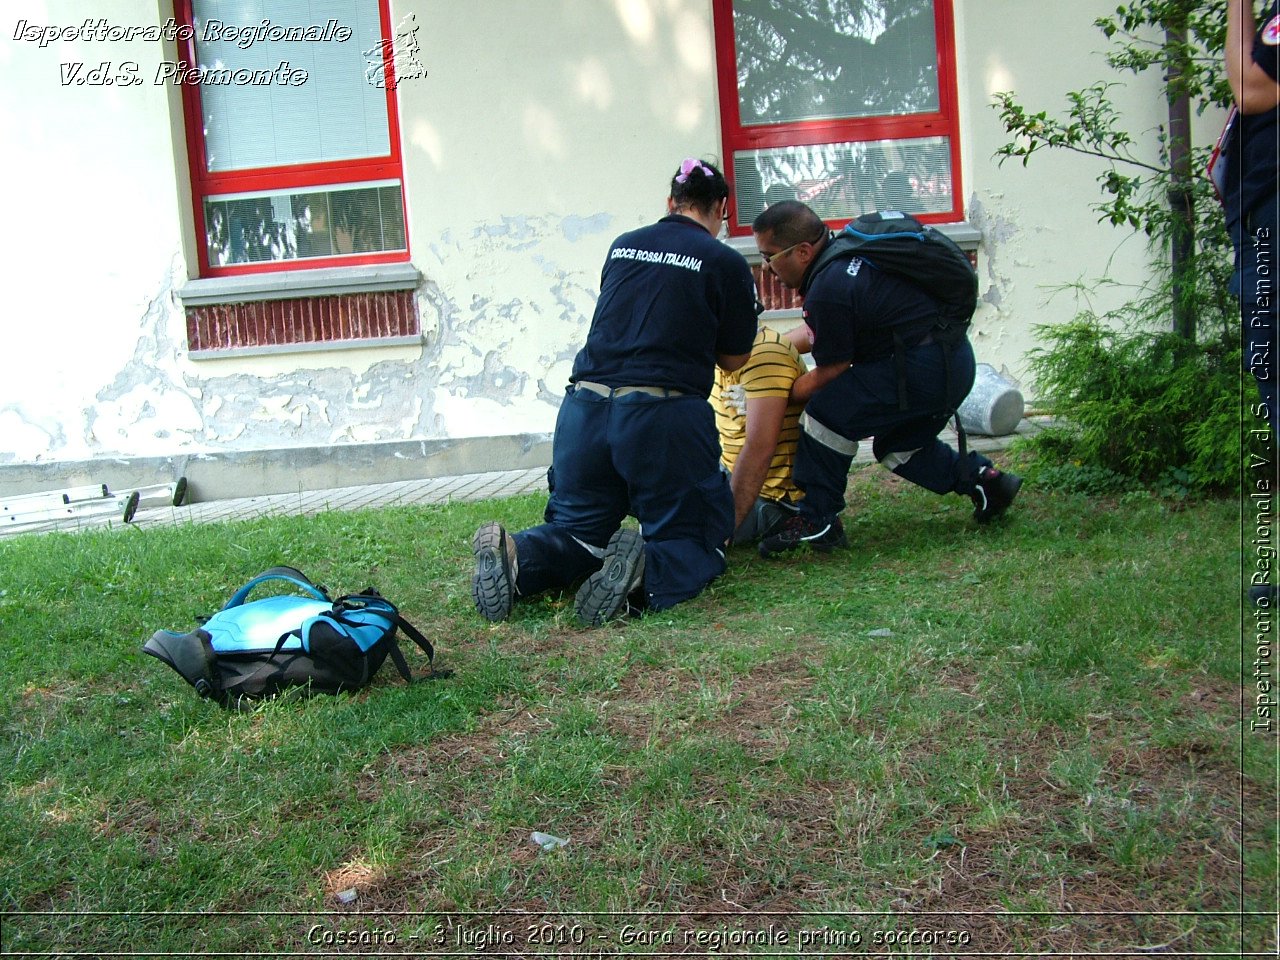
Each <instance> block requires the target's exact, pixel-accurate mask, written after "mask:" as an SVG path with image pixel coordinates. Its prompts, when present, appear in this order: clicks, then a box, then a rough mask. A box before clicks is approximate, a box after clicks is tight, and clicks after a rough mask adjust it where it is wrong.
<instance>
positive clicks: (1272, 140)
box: [1210, 0, 1280, 606]
mask: <svg viewBox="0 0 1280 960" xmlns="http://www.w3.org/2000/svg"><path fill="white" fill-rule="evenodd" d="M1224 57H1225V59H1226V68H1227V81H1228V82H1229V83H1230V84H1231V95H1232V98H1233V99H1234V100H1235V109H1234V110H1233V111H1232V113H1231V118H1230V119H1229V120H1228V122H1227V130H1226V133H1225V135H1224V136H1223V140H1222V146H1223V151H1222V156H1221V158H1219V159H1218V162H1217V163H1215V164H1214V166H1213V168H1212V169H1211V171H1210V172H1211V174H1212V175H1213V176H1214V185H1215V186H1217V187H1218V188H1219V193H1220V195H1221V197H1222V203H1223V209H1224V212H1225V214H1226V220H1227V232H1228V233H1229V234H1230V236H1231V245H1232V247H1233V248H1234V251H1235V269H1234V271H1233V272H1232V275H1231V292H1232V293H1235V294H1236V295H1237V296H1239V298H1240V323H1241V328H1240V340H1241V345H1242V347H1243V352H1244V364H1245V367H1246V369H1248V370H1249V372H1250V373H1252V374H1253V377H1254V379H1255V380H1256V381H1257V384H1258V398H1259V400H1260V405H1259V407H1257V408H1256V410H1257V412H1258V413H1259V414H1260V415H1262V416H1265V417H1266V420H1267V424H1268V426H1269V428H1270V432H1271V437H1270V443H1269V444H1268V446H1269V447H1270V449H1271V451H1272V459H1273V461H1274V459H1275V456H1276V454H1277V452H1280V391H1278V390H1277V385H1278V384H1280V371H1278V370H1277V369H1276V364H1277V363H1280V353H1277V338H1276V331H1277V328H1278V327H1280V300H1278V299H1277V297H1280V289H1277V280H1278V278H1280V263H1277V259H1276V244H1277V242H1280V159H1278V158H1280V0H1273V2H1272V3H1271V9H1270V11H1269V12H1268V13H1267V16H1266V19H1265V20H1264V21H1263V22H1262V24H1261V25H1260V26H1259V25H1258V24H1257V23H1256V21H1255V20H1254V15H1253V0H1228V3H1227V40H1226V46H1225V48H1224ZM1272 468H1273V469H1274V462H1273V464H1272ZM1249 599H1250V601H1251V602H1252V603H1254V604H1258V605H1263V604H1265V605H1268V606H1274V605H1275V602H1276V599H1277V598H1276V584H1254V585H1253V586H1252V587H1250V589H1249Z"/></svg>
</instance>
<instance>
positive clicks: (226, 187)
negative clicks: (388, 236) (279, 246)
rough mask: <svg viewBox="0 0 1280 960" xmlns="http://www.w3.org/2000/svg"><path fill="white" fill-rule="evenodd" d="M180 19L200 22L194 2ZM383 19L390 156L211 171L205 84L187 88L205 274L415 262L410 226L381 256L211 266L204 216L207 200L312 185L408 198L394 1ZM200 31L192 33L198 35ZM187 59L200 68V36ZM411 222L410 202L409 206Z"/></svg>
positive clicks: (382, 0) (384, 4)
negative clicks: (385, 185)
mask: <svg viewBox="0 0 1280 960" xmlns="http://www.w3.org/2000/svg"><path fill="white" fill-rule="evenodd" d="M174 16H175V20H176V21H177V23H178V24H180V25H184V26H188V27H190V26H191V25H192V23H193V21H194V11H193V7H192V2H191V0H174ZM378 18H379V22H380V25H381V31H382V52H383V69H384V71H385V77H386V83H385V85H384V88H385V92H386V98H387V136H388V140H389V142H390V146H391V150H390V153H388V154H387V155H386V156H384V157H362V158H358V159H354V160H334V161H326V162H322V163H300V164H290V165H287V166H279V167H258V168H255V169H247V170H232V171H218V172H216V173H213V172H210V171H209V169H208V165H207V161H206V159H205V158H206V157H207V155H208V154H207V152H206V149H205V137H204V111H203V108H202V106H201V102H200V86H199V84H196V83H183V84H182V109H183V119H184V122H185V126H186V134H187V161H188V166H189V168H190V172H191V193H192V198H191V199H192V204H193V206H194V207H195V225H196V247H197V251H198V254H199V263H200V276H202V277H222V276H241V275H244V274H253V273H274V272H281V271H287V270H315V269H320V268H322V267H341V266H359V265H364V264H371V263H403V262H405V261H407V260H408V259H409V250H408V247H409V231H408V224H407V223H406V225H405V249H404V250H394V251H387V252H377V253H360V254H348V255H345V256H335V257H314V258H310V257H309V258H307V259H305V260H268V261H259V262H256V263H237V264H234V265H226V266H210V264H209V248H208V234H207V232H206V226H205V217H204V201H205V198H206V197H209V196H217V195H219V194H228V193H254V192H259V191H267V190H289V189H295V188H306V187H326V186H327V187H333V188H337V187H341V186H342V185H343V184H356V183H365V182H367V181H371V180H398V181H400V184H401V190H402V196H403V185H404V172H403V169H404V168H403V164H402V162H401V149H400V112H399V109H398V108H397V105H396V96H395V88H396V82H395V61H394V58H393V56H392V41H393V33H392V27H391V5H390V0H378ZM193 32H194V31H190V33H193ZM179 52H180V55H181V58H182V59H183V60H185V61H186V62H187V63H189V64H192V65H194V64H196V63H197V62H198V60H197V58H196V48H195V37H194V36H191V38H190V39H187V40H185V41H182V42H180V43H179ZM403 206H404V207H405V214H406V219H407V203H404V204H403Z"/></svg>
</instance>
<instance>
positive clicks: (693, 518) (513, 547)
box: [471, 160, 757, 624]
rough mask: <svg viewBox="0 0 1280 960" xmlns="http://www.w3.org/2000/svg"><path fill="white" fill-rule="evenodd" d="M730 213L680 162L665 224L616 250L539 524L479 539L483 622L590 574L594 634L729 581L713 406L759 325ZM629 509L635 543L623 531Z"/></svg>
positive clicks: (579, 601)
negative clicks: (730, 232) (720, 372)
mask: <svg viewBox="0 0 1280 960" xmlns="http://www.w3.org/2000/svg"><path fill="white" fill-rule="evenodd" d="M728 204H729V187H728V184H727V183H726V182H725V179H724V177H723V175H721V173H720V171H718V170H717V169H716V168H715V167H713V166H712V165H711V164H709V163H705V162H702V161H698V160H685V161H684V163H682V164H681V165H680V170H679V172H678V173H677V174H676V175H675V177H674V178H673V179H672V181H671V193H670V196H668V198H667V211H668V215H667V216H665V217H663V218H662V219H661V220H659V221H658V222H657V223H655V224H653V225H651V226H647V227H642V228H640V229H639V230H634V231H632V232H630V233H625V234H623V235H622V236H620V237H618V239H617V240H615V241H614V242H613V245H612V246H611V247H610V248H609V255H608V257H607V258H606V259H605V264H604V271H603V273H602V275H601V281H600V299H599V300H598V301H597V303H596V310H595V316H594V317H593V318H592V320H591V329H590V331H589V332H588V334H587V342H586V346H584V347H583V348H582V350H581V351H580V352H579V353H578V356H577V359H576V360H575V361H574V366H573V375H572V376H571V377H570V380H569V386H568V388H567V389H566V391H565V398H564V401H563V403H562V404H561V405H560V413H559V416H558V417H557V420H556V431H555V438H554V441H553V445H552V454H551V470H550V471H549V472H548V474H547V480H548V485H549V487H550V489H551V497H550V500H549V501H548V503H547V509H546V514H545V520H546V522H545V523H543V524H542V525H541V526H537V527H534V528H532V529H530V530H525V531H523V532H521V533H517V534H515V535H514V536H513V535H511V534H508V533H507V532H506V530H504V529H503V527H502V526H501V525H500V524H498V523H496V522H490V523H486V524H484V525H483V526H482V527H480V529H479V530H477V531H476V534H475V538H474V540H473V541H472V550H473V552H474V553H475V560H476V566H475V573H474V575H473V576H472V581H471V587H472V595H473V597H474V599H475V603H476V609H477V610H479V611H480V614H481V616H483V617H485V618H486V619H488V620H503V619H505V618H506V617H507V616H508V615H509V614H510V613H511V605H512V603H513V602H514V600H515V599H516V598H517V597H525V596H530V595H532V594H536V593H540V592H542V591H543V590H548V589H552V588H564V587H567V586H569V585H571V584H573V583H576V582H577V581H578V580H581V579H582V578H583V577H586V578H587V579H586V581H585V582H584V583H583V584H582V587H581V588H580V589H579V590H578V594H577V598H576V610H577V615H578V619H579V620H581V621H582V622H583V623H586V624H600V623H604V622H605V621H607V620H610V619H612V618H614V617H616V616H618V615H619V614H620V613H623V612H625V611H626V609H627V608H628V605H629V604H628V598H629V597H631V598H632V599H633V600H636V601H638V602H639V603H641V604H643V605H645V606H648V607H651V608H653V609H655V610H662V609H665V608H667V607H671V606H674V605H675V604H677V603H680V602H681V601H682V600H688V599H690V598H691V597H695V596H697V595H698V594H699V593H701V592H702V589H703V588H704V587H705V586H706V585H707V584H708V583H710V582H711V581H712V580H714V579H715V578H716V577H718V576H719V575H720V574H721V573H723V572H724V569H725V560H724V544H725V542H726V541H727V540H728V539H729V537H730V535H731V534H732V533H733V497H732V494H731V493H730V490H729V482H728V479H727V477H726V476H725V475H724V474H723V473H722V472H721V471H720V468H719V460H720V444H719V439H718V437H717V435H716V427H715V418H714V414H713V411H712V408H711V405H710V404H709V403H708V402H707V396H708V394H709V393H710V392H711V384H712V379H713V371H714V368H715V366H716V364H719V365H720V366H721V367H723V368H724V369H725V370H728V371H733V370H736V369H738V368H739V367H741V366H742V365H743V364H744V363H746V361H747V358H748V357H749V356H750V353H751V344H752V341H753V339H754V338H755V334H756V317H757V307H756V295H755V294H756V291H755V281H754V279H753V278H752V276H751V270H750V268H749V267H748V266H747V262H746V260H745V259H743V257H742V255H741V254H739V253H737V252H735V251H734V250H732V249H730V248H729V247H728V246H726V245H725V244H723V243H721V242H720V241H719V240H717V239H716V234H717V233H718V232H719V230H720V226H721V224H722V223H723V222H724V219H725V215H726V212H727V210H728ZM628 513H631V514H634V515H635V516H636V518H637V519H638V520H639V521H640V531H639V532H636V531H634V530H630V529H625V528H622V527H621V524H622V521H623V519H624V518H625V517H626V516H627V514H628Z"/></svg>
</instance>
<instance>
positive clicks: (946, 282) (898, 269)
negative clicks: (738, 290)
mask: <svg viewBox="0 0 1280 960" xmlns="http://www.w3.org/2000/svg"><path fill="white" fill-rule="evenodd" d="M850 257H860V258H862V259H863V260H867V261H869V262H870V263H871V264H872V265H873V266H875V267H878V268H879V269H881V270H883V271H884V272H885V273H890V274H893V275H894V276H896V277H899V278H900V279H903V280H906V281H907V282H908V283H911V284H913V285H915V286H916V287H918V288H919V289H921V290H923V291H924V292H925V293H927V294H929V295H930V296H931V297H933V298H934V300H935V301H937V303H938V304H939V318H938V322H937V326H936V327H935V333H936V334H938V335H939V336H938V339H945V338H946V336H947V335H950V336H952V337H957V338H958V337H959V336H962V335H963V334H964V333H965V332H966V331H967V330H968V328H969V321H970V320H971V319H972V318H973V313H974V311H975V310H976V309H977V308H978V273H977V271H976V270H974V268H973V264H971V263H970V262H969V258H968V256H966V255H965V252H964V251H963V250H961V249H960V247H959V246H957V244H956V242H955V241H954V240H952V239H951V238H950V237H948V236H947V235H946V234H944V233H942V232H941V231H940V230H938V229H937V228H935V227H930V226H926V225H925V224H923V223H921V222H920V221H919V220H917V219H916V218H915V217H913V216H911V215H909V214H906V213H900V212H898V211H896V210H884V211H880V212H877V213H867V214H863V215H862V216H860V217H858V218H857V219H856V220H853V221H851V222H850V223H849V224H847V225H846V226H845V228H844V229H843V230H840V231H838V232H837V233H835V234H834V235H833V236H832V238H831V240H830V241H829V242H828V243H827V245H826V246H825V247H824V248H823V250H822V252H821V253H820V254H819V255H818V260H817V263H815V264H814V266H813V269H812V270H811V271H810V272H809V276H808V278H807V279H808V281H809V283H812V282H813V278H814V277H816V276H817V275H818V274H819V273H820V272H821V271H822V270H823V268H824V267H826V265H827V264H828V263H830V262H832V261H835V260H847V259H849V258H850ZM802 292H804V291H802Z"/></svg>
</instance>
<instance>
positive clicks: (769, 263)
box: [764, 240, 809, 267]
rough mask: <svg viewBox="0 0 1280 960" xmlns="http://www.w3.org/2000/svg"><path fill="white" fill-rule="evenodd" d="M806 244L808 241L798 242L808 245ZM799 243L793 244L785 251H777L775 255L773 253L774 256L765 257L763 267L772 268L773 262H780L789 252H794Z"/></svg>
mask: <svg viewBox="0 0 1280 960" xmlns="http://www.w3.org/2000/svg"><path fill="white" fill-rule="evenodd" d="M808 242H809V241H808V240H801V241H800V243H808ZM800 243H793V244H792V245H791V246H789V247H787V248H786V249H784V250H779V251H778V252H777V253H774V254H771V255H769V256H767V257H765V258H764V265H765V266H766V267H772V266H773V262H774V261H775V260H781V259H782V258H783V257H785V256H786V255H787V254H788V253H790V252H791V251H792V250H794V249H795V248H796V247H798V246H800Z"/></svg>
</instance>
